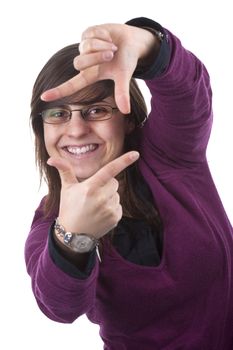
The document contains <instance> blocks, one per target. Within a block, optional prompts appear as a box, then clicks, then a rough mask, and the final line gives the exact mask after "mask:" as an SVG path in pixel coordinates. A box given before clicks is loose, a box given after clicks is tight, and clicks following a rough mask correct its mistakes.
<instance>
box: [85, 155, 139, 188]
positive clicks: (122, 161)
mask: <svg viewBox="0 0 233 350" xmlns="http://www.w3.org/2000/svg"><path fill="white" fill-rule="evenodd" d="M138 158H139V153H138V152H136V151H130V152H127V153H125V154H123V155H122V156H120V157H118V158H116V159H114V160H112V161H111V162H110V163H108V164H106V165H105V166H104V167H103V168H101V169H100V170H99V171H98V172H97V173H95V175H93V176H92V177H91V178H90V180H91V181H92V180H93V181H94V182H95V184H97V185H99V186H104V185H105V184H106V183H107V182H108V181H109V180H111V179H112V178H113V177H116V176H117V175H118V174H119V173H120V172H121V171H122V170H124V169H125V168H127V167H128V166H129V165H131V164H133V163H134V162H135V161H136V160H137V159H138Z"/></svg>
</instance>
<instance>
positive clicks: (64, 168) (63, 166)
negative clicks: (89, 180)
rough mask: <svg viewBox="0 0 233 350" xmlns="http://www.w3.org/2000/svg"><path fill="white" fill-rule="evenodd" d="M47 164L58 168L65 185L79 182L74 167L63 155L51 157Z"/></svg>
mask: <svg viewBox="0 0 233 350" xmlns="http://www.w3.org/2000/svg"><path fill="white" fill-rule="evenodd" d="M47 164H48V165H50V166H53V167H55V168H56V169H57V170H58V172H59V175H60V178H61V183H62V186H63V187H64V186H67V185H72V184H76V183H78V180H77V178H76V176H75V172H74V169H73V167H72V165H71V164H70V163H69V162H68V160H66V159H63V158H61V157H50V158H49V159H48V161H47Z"/></svg>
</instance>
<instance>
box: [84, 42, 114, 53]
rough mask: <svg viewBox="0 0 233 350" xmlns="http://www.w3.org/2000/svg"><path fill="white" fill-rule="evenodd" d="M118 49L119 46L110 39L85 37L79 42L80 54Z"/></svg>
mask: <svg viewBox="0 0 233 350" xmlns="http://www.w3.org/2000/svg"><path fill="white" fill-rule="evenodd" d="M107 50H108V51H113V52H115V51H117V46H115V45H114V44H113V43H110V42H108V41H104V40H100V39H95V38H94V39H89V38H88V39H84V40H82V41H81V42H80V44H79V52H80V54H82V55H83V54H88V53H91V52H96V51H107Z"/></svg>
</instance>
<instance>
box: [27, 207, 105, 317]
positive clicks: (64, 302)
mask: <svg viewBox="0 0 233 350" xmlns="http://www.w3.org/2000/svg"><path fill="white" fill-rule="evenodd" d="M54 219H55V215H54V216H50V217H47V218H46V217H44V213H43V201H42V202H41V204H40V206H39V208H38V209H37V210H36V212H35V216H34V219H33V222H32V226H31V231H30V234H29V236H28V238H27V241H26V245H25V260H26V265H27V271H28V273H29V275H30V276H31V279H32V289H33V292H34V295H35V298H36V300H37V303H38V305H39V307H40V309H41V310H42V312H43V313H44V314H45V315H46V316H48V317H49V318H51V319H52V320H54V321H57V322H65V323H67V322H68V323H69V322H73V321H74V320H75V319H76V318H77V317H79V316H80V315H82V314H84V313H86V312H87V311H88V310H90V309H91V307H92V304H93V300H94V298H95V289H96V281H97V276H98V269H99V266H98V262H97V261H96V264H95V266H94V268H93V270H92V273H91V275H90V276H89V277H87V278H86V279H80V278H78V277H75V267H74V266H73V269H70V271H72V272H73V275H74V276H73V277H71V276H70V274H68V273H66V272H64V271H63V270H62V269H61V268H60V267H58V266H57V265H56V264H55V263H54V261H53V258H54V256H51V254H50V251H49V243H48V242H49V240H48V237H49V230H50V227H51V226H52V224H53V222H54ZM67 263H69V262H68V261H67ZM76 270H77V271H76V272H77V276H78V272H79V271H78V269H76Z"/></svg>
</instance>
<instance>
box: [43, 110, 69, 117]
mask: <svg viewBox="0 0 233 350" xmlns="http://www.w3.org/2000/svg"><path fill="white" fill-rule="evenodd" d="M47 115H48V117H49V118H50V119H67V118H69V111H67V110H65V109H61V108H56V109H50V110H49V111H48V114H47Z"/></svg>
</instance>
